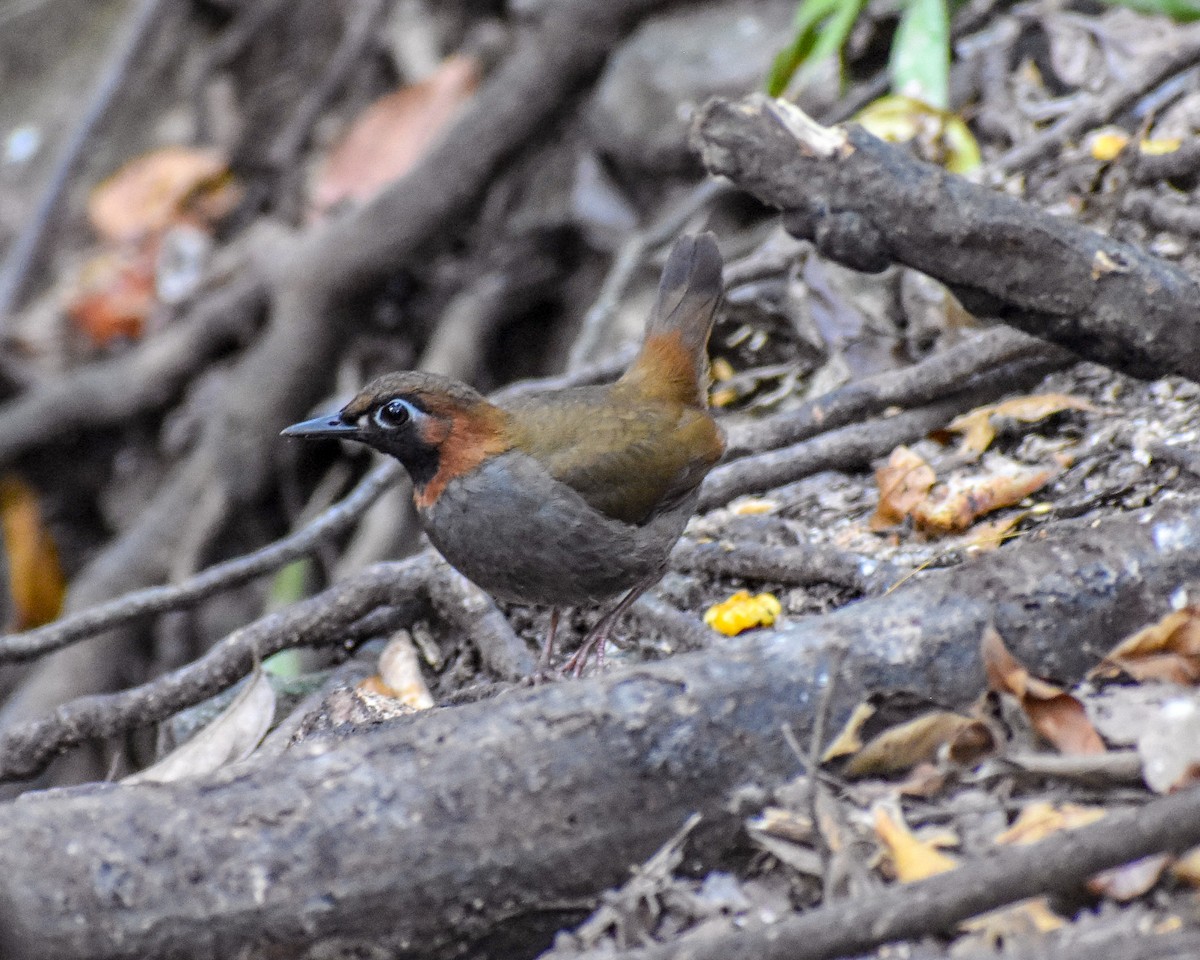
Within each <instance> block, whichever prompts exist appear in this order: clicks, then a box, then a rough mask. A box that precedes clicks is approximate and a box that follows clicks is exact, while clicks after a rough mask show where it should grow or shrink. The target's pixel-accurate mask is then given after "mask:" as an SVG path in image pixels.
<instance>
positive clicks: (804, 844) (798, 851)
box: [746, 807, 825, 877]
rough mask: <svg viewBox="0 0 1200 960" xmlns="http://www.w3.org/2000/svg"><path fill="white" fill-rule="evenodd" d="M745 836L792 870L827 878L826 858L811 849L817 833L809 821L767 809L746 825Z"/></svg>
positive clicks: (798, 816)
mask: <svg viewBox="0 0 1200 960" xmlns="http://www.w3.org/2000/svg"><path fill="white" fill-rule="evenodd" d="M746 832H747V833H749V834H750V838H751V839H752V840H753V841H754V842H755V843H757V844H758V845H759V846H760V847H762V848H763V849H764V850H766V851H767V853H769V854H771V856H773V857H775V859H777V860H779V861H780V862H781V863H786V864H787V865H788V866H789V867H791V868H792V869H793V870H796V871H798V872H800V873H803V874H807V875H808V876H814V877H822V876H824V875H825V858H824V857H822V856H821V855H820V854H819V853H817V851H816V850H814V849H813V847H812V846H811V844H812V842H813V835H814V830H813V824H812V821H811V820H810V819H809V818H808V817H805V816H802V815H800V814H798V813H795V812H793V811H791V810H785V809H783V808H781V807H767V808H766V809H765V810H763V812H762V813H761V814H759V815H758V816H757V817H752V818H751V819H750V820H748V821H746Z"/></svg>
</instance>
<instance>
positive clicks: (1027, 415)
mask: <svg viewBox="0 0 1200 960" xmlns="http://www.w3.org/2000/svg"><path fill="white" fill-rule="evenodd" d="M1067 410H1085V411H1089V412H1095V410H1096V408H1095V407H1094V406H1092V404H1090V403H1088V401H1086V400H1084V399H1082V398H1080V397H1072V396H1070V395H1069V394H1065V393H1041V394H1034V395H1032V396H1027V397H1017V398H1016V399H1014V400H1005V401H1004V402H1003V403H996V404H991V405H989V406H986V407H977V408H976V409H974V410H971V411H968V412H967V413H964V414H962V415H961V416H958V417H955V418H954V419H953V420H951V421H950V424H949V426H947V427H946V429H947V430H949V431H951V432H952V433H961V434H962V435H963V438H962V442H961V444H960V446H959V452H960V453H962V454H964V455H968V456H972V457H978V456H979V455H981V454H982V453H983V452H984V451H985V450H987V448H988V447H990V446H991V444H992V441H993V440H994V439H995V438H996V424H995V422H994V421H996V420H1001V421H1002V420H1016V421H1019V422H1021V423H1038V422H1039V421H1041V420H1045V419H1046V418H1047V417H1052V416H1054V415H1055V414H1056V413H1063V412H1064V411H1067Z"/></svg>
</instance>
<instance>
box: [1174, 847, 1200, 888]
mask: <svg viewBox="0 0 1200 960" xmlns="http://www.w3.org/2000/svg"><path fill="white" fill-rule="evenodd" d="M1171 875H1172V876H1174V877H1175V878H1176V879H1177V880H1179V881H1181V882H1183V883H1186V884H1187V885H1188V886H1189V887H1200V847H1192V849H1191V850H1188V851H1187V852H1186V853H1184V854H1182V855H1181V856H1179V857H1178V858H1177V859H1176V860H1175V862H1174V863H1173V864H1171Z"/></svg>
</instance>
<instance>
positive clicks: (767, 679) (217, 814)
mask: <svg viewBox="0 0 1200 960" xmlns="http://www.w3.org/2000/svg"><path fill="white" fill-rule="evenodd" d="M1135 570H1136V571H1137V573H1136V575H1134V573H1132V572H1131V571H1135ZM1197 575H1200V507H1198V506H1197V505H1196V504H1194V503H1188V502H1183V501H1181V502H1178V503H1177V504H1176V505H1174V506H1160V507H1157V508H1153V509H1150V510H1145V511H1139V512H1137V513H1134V514H1131V515H1127V516H1124V517H1120V518H1117V519H1114V520H1111V521H1106V522H1104V523H1101V524H1095V525H1093V524H1074V525H1070V526H1067V525H1064V527H1063V528H1061V529H1060V530H1059V531H1058V532H1057V533H1056V534H1054V535H1052V536H1050V537H1047V538H1046V539H1034V538H1029V539H1027V540H1023V541H1021V542H1019V543H1017V544H1015V545H1013V546H1011V547H1010V548H1008V549H1006V550H1004V551H1000V552H998V553H995V554H991V555H989V556H988V557H986V558H984V559H981V560H978V561H976V562H971V563H967V564H964V565H962V566H960V567H957V568H954V569H951V570H945V571H938V572H935V573H931V574H929V575H927V576H926V577H925V578H924V579H922V580H919V581H916V582H911V583H909V584H908V585H906V586H905V587H902V588H900V589H898V590H896V591H894V592H892V593H891V594H889V595H887V596H885V597H882V598H879V599H873V600H867V601H863V602H861V603H859V604H856V605H853V606H850V607H847V608H844V609H843V610H841V611H838V612H837V613H835V614H832V615H830V616H826V617H819V618H810V619H807V620H803V621H801V622H799V623H797V624H795V625H794V626H792V627H791V628H789V629H785V630H780V631H778V632H769V633H763V634H759V635H755V636H750V637H748V638H744V639H740V640H734V641H731V642H730V643H728V644H723V645H722V646H721V647H720V648H716V649H712V650H708V651H704V652H700V653H694V654H686V655H683V656H679V657H675V658H672V659H671V660H669V661H667V662H664V663H660V664H655V665H653V666H642V667H636V668H633V669H629V670H620V671H614V672H613V673H611V674H609V675H607V676H604V677H601V678H598V679H594V680H584V681H580V682H575V683H559V684H550V685H548V686H544V687H541V688H537V689H533V690H527V691H517V692H511V693H509V694H507V695H505V696H502V697H498V698H496V699H494V700H491V701H487V702H481V703H474V704H469V705H465V706H461V707H456V708H452V709H443V710H434V711H429V712H427V713H424V714H420V715H417V716H416V717H415V718H411V719H408V720H404V721H398V722H396V723H395V724H394V725H391V726H389V727H385V728H383V729H381V730H378V731H377V732H376V733H374V734H372V735H370V736H360V737H352V738H349V739H344V740H318V741H315V742H312V743H308V744H304V745H301V746H300V747H298V748H296V749H295V750H293V751H292V752H291V753H290V754H288V755H285V756H284V757H281V758H278V759H277V760H274V761H271V762H270V763H268V764H265V765H263V766H262V767H258V768H256V769H254V770H250V771H230V772H226V773H223V774H220V775H216V776H213V777H209V778H205V779H203V780H200V781H196V782H193V783H177V784H170V785H162V786H150V785H139V786H130V787H95V788H88V789H85V790H76V791H64V792H58V793H54V794H47V795H44V796H40V797H36V798H35V797H33V796H30V797H29V798H28V799H26V800H24V801H19V802H17V803H15V804H13V805H11V806H10V807H8V808H7V809H6V811H5V813H6V815H5V817H4V818H2V819H0V903H3V904H5V905H7V908H8V909H7V912H8V914H9V915H10V916H11V917H15V918H20V920H21V921H22V922H25V923H27V926H25V927H22V928H19V929H20V932H21V934H22V935H23V936H24V937H25V939H26V941H27V943H28V947H29V950H30V951H31V952H32V954H33V955H37V956H42V957H47V958H76V957H88V958H103V957H117V956H123V957H133V956H157V955H170V956H174V957H205V958H207V957H217V956H228V955H231V954H240V955H244V956H261V955H263V953H264V951H266V950H268V949H270V950H275V951H280V950H282V951H285V952H287V953H289V955H291V956H301V957H302V956H315V955H316V951H318V950H319V949H321V948H327V947H329V945H330V944H331V943H332V944H336V945H337V946H338V947H339V948H342V949H344V950H351V951H352V950H353V949H356V948H363V949H366V948H367V947H368V946H369V948H370V949H372V950H387V949H391V950H393V951H399V952H403V953H405V954H406V955H408V956H413V957H416V956H429V957H434V956H439V955H445V954H447V953H449V952H455V951H457V950H461V949H462V948H463V947H464V945H466V944H468V943H471V942H475V941H478V940H479V939H481V938H484V937H487V936H488V935H490V934H493V933H497V932H498V931H499V930H500V928H501V927H503V928H504V929H505V930H506V931H507V932H510V933H511V932H512V931H513V930H514V929H517V928H521V929H523V931H524V932H525V933H526V934H529V935H532V934H531V933H530V931H532V930H535V929H538V922H539V918H541V917H543V916H544V912H545V911H547V910H553V909H555V908H561V906H562V905H563V904H564V903H568V904H569V903H577V902H578V901H579V898H581V897H589V896H593V895H595V893H597V892H598V890H599V889H600V888H602V887H604V886H609V885H613V884H615V883H617V882H620V881H621V880H623V879H624V877H625V875H626V872H627V868H628V865H629V864H631V863H637V862H640V861H642V860H644V859H645V858H646V857H647V856H648V855H649V854H650V853H652V852H653V851H654V850H655V849H657V848H658V847H659V846H660V845H661V844H662V843H663V842H664V841H665V840H666V839H667V838H669V837H670V836H672V835H673V834H674V833H675V831H677V830H678V829H679V826H680V825H681V824H682V823H683V822H684V821H685V820H686V819H687V818H688V816H690V815H691V814H692V813H694V812H699V813H701V814H702V815H703V816H704V817H705V822H706V823H712V822H714V821H721V820H722V819H723V818H725V817H728V816H729V814H728V813H727V803H728V798H729V795H730V793H731V791H733V790H735V789H736V788H738V787H741V786H744V785H746V784H758V785H762V786H764V787H770V786H772V785H774V784H777V783H780V782H782V781H783V780H785V779H787V778H789V777H790V776H792V775H794V773H795V765H796V759H795V757H794V755H793V754H792V751H791V750H790V749H789V747H788V746H787V744H786V743H785V741H784V739H783V737H782V736H781V734H780V730H781V728H782V727H783V725H784V724H788V725H791V727H792V728H793V730H794V732H795V736H796V738H797V739H798V740H799V741H800V742H804V740H805V738H806V737H807V736H808V735H809V733H810V732H811V724H812V709H813V705H814V704H816V703H817V702H818V701H819V699H820V691H821V689H822V688H823V686H824V685H825V683H826V682H827V681H826V679H825V678H826V677H827V674H828V671H829V670H830V669H833V668H834V666H835V665H836V664H837V661H838V660H839V659H840V660H842V664H841V667H840V669H839V671H838V685H837V692H836V694H835V696H834V697H833V703H832V709H831V718H832V720H833V722H834V723H837V722H840V719H841V718H843V717H845V716H846V715H847V714H848V712H849V711H850V709H851V708H852V706H853V705H854V703H856V702H857V701H858V700H859V698H860V697H861V696H862V694H863V693H864V691H865V690H868V689H880V688H884V687H887V688H889V689H894V688H896V687H903V688H906V689H909V690H912V691H913V692H915V693H917V694H918V695H920V696H925V697H929V698H931V699H934V700H938V701H941V702H945V703H959V702H963V701H965V700H969V699H970V698H971V697H973V696H974V695H975V694H976V693H977V692H978V691H979V690H980V689H982V687H983V685H984V676H983V667H982V664H981V662H980V660H979V653H978V647H979V644H978V641H979V637H980V635H981V633H982V631H983V629H984V628H985V627H986V626H987V625H988V624H990V623H994V624H995V626H996V627H997V629H998V630H999V631H1000V632H1001V634H1002V635H1003V636H1004V638H1005V640H1006V642H1007V643H1008V645H1009V646H1010V647H1011V648H1012V650H1013V652H1014V653H1015V654H1016V655H1017V656H1018V657H1020V658H1021V659H1022V660H1023V661H1024V662H1025V663H1026V664H1028V665H1029V667H1030V668H1031V669H1032V670H1034V671H1035V672H1037V673H1038V674H1041V675H1047V676H1057V677H1062V678H1069V677H1077V676H1080V675H1081V674H1082V673H1083V672H1084V671H1085V670H1086V669H1087V668H1088V667H1089V666H1091V665H1093V664H1094V663H1095V662H1096V660H1097V659H1098V657H1099V656H1100V655H1101V653H1102V652H1103V650H1102V649H1101V648H1102V647H1106V645H1107V644H1108V643H1109V642H1111V640H1112V639H1113V638H1115V637H1119V636H1121V635H1123V634H1125V633H1127V632H1129V631H1130V630H1131V629H1133V628H1135V627H1138V626H1141V625H1142V624H1144V623H1146V622H1149V621H1151V620H1153V619H1155V618H1156V617H1157V616H1159V615H1161V613H1162V612H1163V611H1165V610H1166V609H1167V608H1168V606H1169V599H1168V598H1169V596H1170V594H1171V592H1172V591H1173V590H1174V589H1175V587H1176V586H1177V585H1178V584H1179V583H1180V582H1183V581H1186V580H1188V579H1191V578H1195V577H1196V576H1197ZM393 583H394V581H393V580H392V579H390V578H388V579H387V583H386V584H384V583H380V584H379V585H378V589H380V590H381V591H382V590H386V589H392V587H391V586H390V585H391V584H393ZM327 615H328V614H327ZM247 629H248V630H253V628H247ZM112 728H113V727H112V726H106V729H112ZM36 746H37V744H36V743H33V744H31V747H32V748H36ZM1189 802H1192V803H1194V802H1196V800H1195V799H1194V798H1193V797H1192V795H1190V794H1189V795H1186V796H1185V795H1180V796H1177V797H1173V798H1171V799H1170V800H1168V801H1165V803H1166V809H1167V810H1172V809H1173V810H1174V811H1175V816H1173V817H1168V818H1165V819H1171V820H1173V821H1174V822H1175V824H1176V826H1175V827H1174V828H1172V829H1173V830H1175V831H1177V832H1173V833H1170V834H1161V835H1159V834H1155V835H1153V836H1152V835H1151V834H1150V833H1149V832H1142V831H1143V829H1144V828H1145V825H1146V824H1147V823H1157V822H1158V821H1157V820H1154V819H1152V818H1149V819H1148V818H1146V817H1145V815H1144V814H1145V812H1144V811H1143V812H1142V813H1141V814H1139V816H1138V818H1137V820H1136V822H1135V823H1134V824H1133V825H1131V826H1130V828H1129V831H1128V832H1122V831H1117V830H1114V829H1112V828H1111V823H1107V824H1104V825H1101V827H1102V832H1103V834H1104V835H1105V836H1106V837H1110V838H1115V839H1112V840H1111V841H1105V842H1104V846H1103V847H1102V848H1097V849H1103V850H1105V851H1106V852H1105V853H1104V857H1105V858H1106V859H1104V861H1103V862H1104V864H1106V865H1107V864H1111V863H1116V862H1121V861H1122V860H1124V859H1128V858H1129V857H1130V856H1136V855H1137V854H1136V853H1131V852H1130V850H1131V848H1130V847H1121V846H1119V845H1118V844H1119V843H1124V842H1128V841H1129V839H1130V837H1138V838H1141V841H1144V843H1145V846H1144V847H1140V848H1136V849H1161V848H1166V847H1174V846H1176V845H1177V844H1187V843H1194V842H1196V841H1197V840H1200V837H1198V836H1196V831H1197V830H1200V814H1197V813H1195V812H1194V811H1185V810H1184V809H1183V808H1184V807H1185V806H1186V804H1187V803H1189ZM1162 809H1164V808H1161V807H1156V808H1155V810H1156V811H1158V810H1162ZM1184 812H1188V813H1189V815H1188V816H1182V815H1180V814H1181V813H1184ZM717 833H721V831H717ZM63 836H70V837H71V838H72V845H71V849H70V851H69V852H67V851H66V850H65V848H64V847H63V844H62V839H61V838H62V837H63ZM1073 836H1075V837H1078V836H1083V834H1082V833H1080V834H1077V835H1073ZM1086 836H1087V841H1088V843H1089V844H1090V841H1091V838H1092V836H1093V834H1088V835H1086ZM1122 837H1123V838H1124V839H1120V838H1122ZM1067 842H1077V840H1071V841H1067ZM700 849H704V847H703V844H702V846H701V848H700ZM1071 849H1072V850H1074V849H1076V848H1074V847H1073V848H1071ZM1083 855H1084V854H1083V853H1082V852H1081V853H1080V856H1081V857H1082V856H1083ZM1097 856H1098V855H1097ZM1038 857H1039V859H1041V860H1046V861H1052V862H1055V863H1060V864H1061V863H1070V862H1071V861H1070V860H1069V859H1067V858H1047V857H1044V856H1042V855H1041V854H1040V853H1039V855H1038ZM1004 862H1005V863H1007V862H1009V861H1004ZM1077 862H1079V863H1083V862H1084V861H1082V860H1079V861H1077ZM1100 863H1101V861H1100V860H1099V859H1096V860H1094V861H1090V862H1089V868H1090V869H1097V868H1098V866H1099V865H1100ZM1047 869H1048V870H1054V869H1057V868H1055V867H1048V868H1047ZM1078 875H1079V874H1078V873H1074V874H1072V877H1071V878H1070V880H1072V881H1073V880H1074V879H1075V878H1077V877H1078ZM1043 876H1050V877H1052V881H1053V882H1055V883H1059V882H1063V883H1065V882H1068V881H1067V880H1066V879H1064V878H1063V875H1062V874H1058V873H1054V874H1044V875H1043ZM262 877H266V878H268V880H267V881H262V880H260V879H256V878H262ZM943 882H946V883H950V884H952V885H953V886H954V887H956V888H960V887H962V886H963V885H962V883H961V881H960V880H958V879H957V878H956V877H953V876H951V877H949V878H948V879H947V880H945V881H943ZM1048 882H1050V881H1048ZM960 895H961V891H960ZM890 902H891V901H888V900H885V901H884V903H885V904H886V903H890ZM947 902H952V901H949V900H947ZM957 902H960V903H961V902H962V901H957ZM963 909H965V910H975V909H980V902H978V901H972V902H970V903H968V904H966V906H964V907H963ZM889 916H891V914H889ZM945 922H951V921H950V920H948V919H947V920H946V921H945Z"/></svg>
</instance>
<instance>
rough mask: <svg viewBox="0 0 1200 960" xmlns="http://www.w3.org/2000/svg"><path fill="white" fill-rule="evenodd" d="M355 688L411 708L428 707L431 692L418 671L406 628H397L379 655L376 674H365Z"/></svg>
mask: <svg viewBox="0 0 1200 960" xmlns="http://www.w3.org/2000/svg"><path fill="white" fill-rule="evenodd" d="M359 688H360V689H361V690H364V691H366V692H368V693H373V694H377V695H379V696H383V697H391V698H393V699H395V700H399V701H400V702H401V703H402V704H404V705H405V706H408V707H412V708H413V709H414V710H428V709H429V708H430V707H432V706H433V695H432V694H430V692H429V687H428V686H427V685H426V683H425V677H424V676H423V675H422V674H421V663H420V659H419V657H418V656H417V648H416V647H415V646H414V645H413V641H412V637H411V636H410V635H409V633H408V631H407V630H401V631H399V632H398V633H397V634H396V635H395V636H394V637H392V639H391V640H389V641H388V644H387V646H386V647H384V648H383V652H382V653H380V655H379V673H378V674H377V675H376V676H373V677H367V679H366V680H363V681H362V682H361V683H360V684H359Z"/></svg>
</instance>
